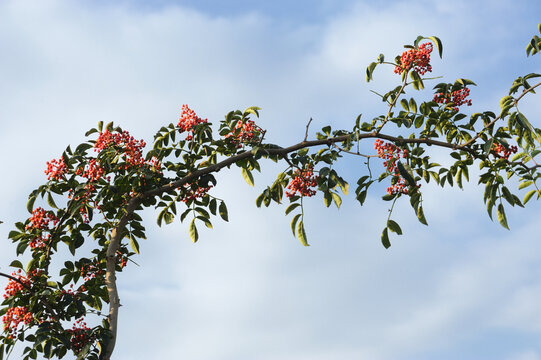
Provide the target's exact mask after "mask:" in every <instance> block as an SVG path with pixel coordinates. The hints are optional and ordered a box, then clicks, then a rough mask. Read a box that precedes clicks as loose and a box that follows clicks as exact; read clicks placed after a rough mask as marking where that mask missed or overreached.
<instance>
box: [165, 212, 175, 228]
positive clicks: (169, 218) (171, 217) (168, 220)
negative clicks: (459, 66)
mask: <svg viewBox="0 0 541 360" xmlns="http://www.w3.org/2000/svg"><path fill="white" fill-rule="evenodd" d="M163 220H164V221H165V223H166V224H167V225H169V224H171V223H172V222H173V220H175V215H173V214H171V213H170V212H169V211H167V212H165V213H164V214H163Z"/></svg>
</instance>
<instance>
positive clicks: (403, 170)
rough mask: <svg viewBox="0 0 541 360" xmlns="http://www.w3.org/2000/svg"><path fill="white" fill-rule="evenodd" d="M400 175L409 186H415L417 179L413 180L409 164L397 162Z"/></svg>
mask: <svg viewBox="0 0 541 360" xmlns="http://www.w3.org/2000/svg"><path fill="white" fill-rule="evenodd" d="M396 166H397V167H398V171H399V172H400V175H402V177H403V178H404V179H405V180H406V181H407V182H408V185H410V186H415V179H414V178H413V172H412V171H411V168H410V166H409V165H408V164H402V162H401V161H400V160H398V161H397V162H396Z"/></svg>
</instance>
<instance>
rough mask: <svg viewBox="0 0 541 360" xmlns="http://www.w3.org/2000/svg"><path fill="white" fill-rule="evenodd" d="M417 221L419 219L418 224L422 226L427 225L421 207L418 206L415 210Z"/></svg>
mask: <svg viewBox="0 0 541 360" xmlns="http://www.w3.org/2000/svg"><path fill="white" fill-rule="evenodd" d="M417 219H419V222H420V223H421V224H423V225H428V223H427V222H426V218H425V213H424V211H423V207H422V206H419V207H418V208H417Z"/></svg>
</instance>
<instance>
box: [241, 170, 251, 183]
mask: <svg viewBox="0 0 541 360" xmlns="http://www.w3.org/2000/svg"><path fill="white" fill-rule="evenodd" d="M241 171H242V177H243V178H244V180H245V181H246V182H247V183H248V185H250V186H254V177H253V175H252V173H251V172H250V170H247V169H245V168H242V169H241Z"/></svg>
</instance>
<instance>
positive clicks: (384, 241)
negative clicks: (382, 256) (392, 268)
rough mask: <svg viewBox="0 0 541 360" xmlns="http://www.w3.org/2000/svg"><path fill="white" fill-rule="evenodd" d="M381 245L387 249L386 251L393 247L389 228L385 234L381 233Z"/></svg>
mask: <svg viewBox="0 0 541 360" xmlns="http://www.w3.org/2000/svg"><path fill="white" fill-rule="evenodd" d="M381 243H382V244H383V246H384V247H385V249H388V248H390V247H391V242H390V241H389V231H388V230H387V228H385V229H383V232H382V233H381Z"/></svg>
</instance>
